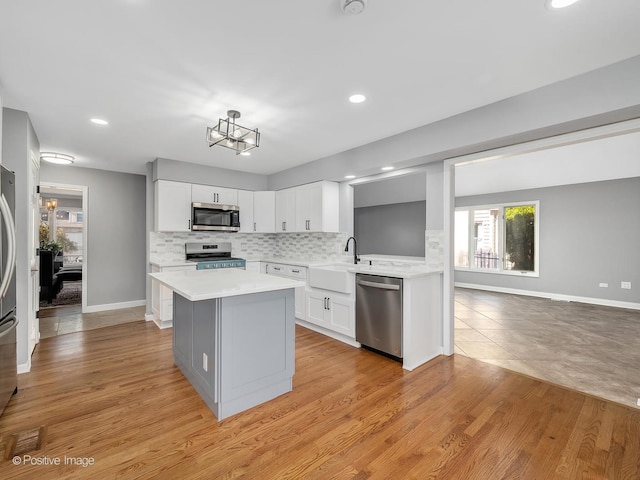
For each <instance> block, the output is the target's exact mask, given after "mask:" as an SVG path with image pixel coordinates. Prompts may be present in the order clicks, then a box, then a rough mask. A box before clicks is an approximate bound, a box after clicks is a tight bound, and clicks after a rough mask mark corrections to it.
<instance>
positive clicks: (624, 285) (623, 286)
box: [620, 282, 631, 290]
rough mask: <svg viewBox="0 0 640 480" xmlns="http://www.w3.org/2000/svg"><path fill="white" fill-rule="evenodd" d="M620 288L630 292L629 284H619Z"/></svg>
mask: <svg viewBox="0 0 640 480" xmlns="http://www.w3.org/2000/svg"><path fill="white" fill-rule="evenodd" d="M620 288H624V289H625V290H631V282H620Z"/></svg>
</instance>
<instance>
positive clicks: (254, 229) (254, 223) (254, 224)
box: [253, 222, 256, 232]
mask: <svg viewBox="0 0 640 480" xmlns="http://www.w3.org/2000/svg"><path fill="white" fill-rule="evenodd" d="M253 231H254V232H255V231H256V222H253Z"/></svg>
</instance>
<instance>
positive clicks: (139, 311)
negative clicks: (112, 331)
mask: <svg viewBox="0 0 640 480" xmlns="http://www.w3.org/2000/svg"><path fill="white" fill-rule="evenodd" d="M144 313H145V307H144V306H142V307H132V308H122V309H118V310H107V311H104V312H93V313H82V307H81V306H80V305H70V306H65V307H52V308H43V309H41V310H40V338H41V339H42V338H48V337H55V336H56V335H64V334H65V333H73V332H81V331H85V330H93V329H94V328H102V327H108V326H111V325H119V324H121V323H128V322H137V321H139V320H144Z"/></svg>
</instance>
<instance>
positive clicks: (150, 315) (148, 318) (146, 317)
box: [144, 313, 156, 322]
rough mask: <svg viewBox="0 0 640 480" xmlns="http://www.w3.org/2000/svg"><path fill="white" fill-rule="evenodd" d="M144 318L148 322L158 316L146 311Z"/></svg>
mask: <svg viewBox="0 0 640 480" xmlns="http://www.w3.org/2000/svg"><path fill="white" fill-rule="evenodd" d="M144 319H145V320H146V321H147V322H153V321H154V320H155V319H156V316H155V315H154V314H153V313H145V314H144Z"/></svg>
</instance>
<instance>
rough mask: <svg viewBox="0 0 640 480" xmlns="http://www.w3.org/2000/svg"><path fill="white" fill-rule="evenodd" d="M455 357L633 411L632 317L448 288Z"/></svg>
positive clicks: (635, 334) (638, 341) (637, 333)
mask: <svg viewBox="0 0 640 480" xmlns="http://www.w3.org/2000/svg"><path fill="white" fill-rule="evenodd" d="M454 338H455V352H456V353H458V354H462V355H465V356H468V357H471V358H474V359H477V360H481V361H484V362H488V363H492V364H495V365H499V366H501V367H504V368H508V369H510V370H514V371H517V372H520V373H524V374H526V375H530V376H532V377H536V378H540V379H543V380H547V381H550V382H553V383H556V384H559V385H563V386H566V387H569V388H573V389H575V390H579V391H581V392H585V393H589V394H592V395H595V396H598V397H601V398H606V399H608V400H612V401H615V402H618V403H621V404H624V405H628V406H632V407H636V408H638V405H637V403H636V402H638V399H640V373H639V372H638V367H639V366H640V311H637V310H629V309H622V308H613V307H603V306H598V305H589V304H584V303H576V302H558V301H554V300H548V299H542V298H535V297H526V296H521V295H508V294H503V293H495V292H485V291H481V290H471V289H463V288H456V293H455V337H454Z"/></svg>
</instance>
